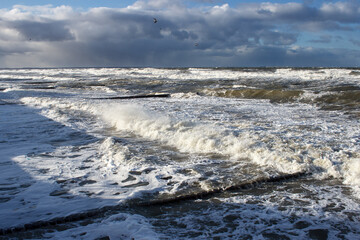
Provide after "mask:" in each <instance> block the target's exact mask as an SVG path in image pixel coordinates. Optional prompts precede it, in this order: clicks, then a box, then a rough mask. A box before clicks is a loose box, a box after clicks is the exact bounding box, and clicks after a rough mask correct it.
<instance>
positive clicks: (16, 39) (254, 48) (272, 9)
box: [0, 0, 360, 67]
mask: <svg viewBox="0 0 360 240" xmlns="http://www.w3.org/2000/svg"><path fill="white" fill-rule="evenodd" d="M359 9H360V8H359V5H358V4H356V3H354V2H330V3H326V4H323V5H322V6H321V7H318V8H315V7H312V6H310V5H308V4H306V3H303V4H301V3H287V4H275V3H269V2H268V3H259V4H242V5H240V6H239V7H236V8H231V7H230V6H229V5H227V4H224V5H222V6H215V7H208V8H199V9H198V8H186V7H185V6H183V5H182V4H181V1H178V0H174V1H170V0H151V1H138V2H136V3H135V4H134V5H132V6H129V7H128V8H123V9H111V8H93V9H90V10H88V11H85V12H77V11H75V10H73V9H71V8H69V7H63V8H61V9H58V8H52V7H50V6H48V7H43V8H41V11H40V12H39V11H38V10H37V11H33V10H32V9H26V8H23V9H22V11H16V9H15V10H14V9H13V10H9V11H5V10H3V12H1V13H2V19H1V20H0V26H1V27H2V28H3V29H2V32H1V33H0V42H1V45H0V46H1V47H0V58H1V59H0V63H1V64H3V66H2V67H8V66H17V67H19V66H20V67H21V66H24V67H25V66H156V67H162V66H163V67H169V66H260V65H261V66H263V65H266V66H292V65H293V66H294V65H295V66H304V65H306V66H311V65H314V66H320V65H322V66H325V65H329V66H333V65H339V66H345V65H346V61H348V62H347V64H348V65H352V64H354V63H356V62H359V60H360V55H359V52H358V51H357V50H356V49H340V48H339V49H338V50H336V49H333V48H332V49H326V48H322V49H321V50H320V49H308V48H304V47H301V42H299V39H300V37H301V36H302V35H306V34H307V33H309V32H317V33H319V36H320V37H319V38H318V39H314V40H312V42H314V43H318V44H320V45H321V44H322V43H330V42H334V39H337V38H336V36H337V35H338V31H348V32H350V31H349V30H352V29H356V28H358V27H359V21H358V20H359V16H358V15H359V14H355V13H356V12H360V10H359ZM339 15H343V16H339ZM154 17H156V18H157V19H158V22H157V23H154V22H153V18H154ZM349 23H351V24H349ZM332 31H334V34H333V33H332ZM335 32H336V34H335ZM342 38H343V39H340V40H341V41H343V42H345V41H351V42H352V43H353V44H354V45H353V46H358V45H359V43H358V41H357V40H354V37H352V38H351V39H352V40H350V39H348V38H347V37H346V36H345V35H344V36H342ZM29 39H31V41H29ZM340 40H339V41H340ZM345 53H346V54H347V55H346V57H343V55H345ZM356 53H357V55H356ZM36 64H38V65H36Z"/></svg>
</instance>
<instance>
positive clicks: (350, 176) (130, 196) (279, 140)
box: [0, 68, 360, 239]
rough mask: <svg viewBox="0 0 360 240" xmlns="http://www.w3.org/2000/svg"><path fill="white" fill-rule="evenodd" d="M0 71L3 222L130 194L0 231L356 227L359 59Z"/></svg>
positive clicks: (327, 233) (258, 232)
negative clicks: (340, 64)
mask: <svg viewBox="0 0 360 240" xmlns="http://www.w3.org/2000/svg"><path fill="white" fill-rule="evenodd" d="M0 83H1V85H0V155H1V156H0V172H1V174H0V206H1V207H0V216H1V217H0V219H1V222H0V228H1V229H9V228H11V227H15V226H24V225H25V224H29V223H33V222H37V221H47V220H49V221H50V220H51V219H54V218H61V217H66V216H68V215H72V214H77V213H84V212H85V213H86V212H87V211H89V210H94V209H101V208H102V207H104V206H128V204H129V203H130V204H132V205H131V206H132V207H124V208H110V210H109V211H107V212H106V213H104V214H102V215H101V216H97V217H95V216H93V217H89V218H88V219H82V220H76V221H70V222H67V223H64V224H58V225H56V226H46V227H43V228H40V229H36V230H31V231H21V232H18V233H13V234H10V235H9V234H8V235H7V236H4V237H5V238H6V237H9V236H15V237H16V236H17V237H19V236H20V237H25V238H26V237H27V238H34V237H41V238H59V239H64V238H78V239H96V238H99V237H106V236H108V237H109V238H111V239H129V238H130V239H131V238H135V239H167V238H174V239H192V238H196V239H209V238H219V239H305V238H314V239H327V238H329V239H336V238H340V239H356V238H359V237H360V224H359V220H360V205H359V203H360V200H359V198H360V151H359V150H360V127H359V119H360V69H326V68H321V69H290V68H282V69H276V68H259V69H255V68H250V69H243V68H241V69H197V68H194V69H154V68H144V69H138V68H125V69H122V68H120V69H115V68H105V69H97V68H91V69H89V68H83V69H3V70H0ZM162 93H167V94H170V97H168V98H160V97H154V98H135V99H113V97H119V96H136V95H145V94H162ZM298 172H306V173H308V175H306V176H303V177H300V178H296V179H290V180H288V181H284V182H279V183H263V184H258V185H255V186H253V187H251V188H249V189H239V190H237V191H226V192H223V193H217V194H213V195H211V196H207V197H204V198H199V199H193V200H184V201H177V202H174V203H168V204H162V205H161V204H160V205H149V206H145V205H142V206H139V205H136V203H138V202H141V203H146V202H152V201H154V200H159V199H160V200H166V199H174V198H175V199H176V198H177V197H179V196H182V195H184V194H185V195H191V194H196V193H199V192H206V191H208V192H209V191H211V190H212V189H222V188H223V189H225V188H227V187H229V186H234V185H239V184H241V183H243V182H248V181H250V182H251V181H252V180H257V179H266V178H269V177H274V176H281V175H284V174H292V173H298ZM0 237H1V236H0Z"/></svg>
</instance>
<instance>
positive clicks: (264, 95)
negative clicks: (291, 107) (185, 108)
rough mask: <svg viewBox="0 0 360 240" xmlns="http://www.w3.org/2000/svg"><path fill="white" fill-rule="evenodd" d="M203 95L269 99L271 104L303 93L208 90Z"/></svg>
mask: <svg viewBox="0 0 360 240" xmlns="http://www.w3.org/2000/svg"><path fill="white" fill-rule="evenodd" d="M203 92H204V93H205V94H208V95H211V96H217V97H228V98H246V99H269V100H270V101H271V102H290V101H294V100H295V99H296V98H299V97H300V96H301V95H302V94H303V93H304V91H301V90H281V89H253V88H245V89H218V90H216V89H215V90H214V89H209V90H205V91H203Z"/></svg>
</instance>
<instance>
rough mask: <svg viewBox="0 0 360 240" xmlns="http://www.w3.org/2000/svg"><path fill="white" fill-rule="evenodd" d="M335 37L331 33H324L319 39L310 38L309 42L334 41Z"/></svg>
mask: <svg viewBox="0 0 360 240" xmlns="http://www.w3.org/2000/svg"><path fill="white" fill-rule="evenodd" d="M332 39H333V37H332V36H331V35H322V36H320V38H318V39H313V40H310V41H309V42H312V43H330V42H331V41H332Z"/></svg>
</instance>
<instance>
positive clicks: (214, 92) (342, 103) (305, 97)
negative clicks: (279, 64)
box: [202, 86, 360, 117]
mask: <svg viewBox="0 0 360 240" xmlns="http://www.w3.org/2000/svg"><path fill="white" fill-rule="evenodd" d="M202 93H203V94H205V95H208V96H216V97H225V98H244V99H267V100H269V101H270V102H272V103H294V102H300V103H307V104H313V105H316V106H318V107H320V109H322V110H331V111H336V110H340V111H345V112H346V113H349V114H352V115H354V116H358V117H360V90H359V89H358V87H354V86H347V87H334V88H332V89H330V90H329V91H322V92H313V91H305V90H287V89H258V88H256V89H254V88H243V89H205V90H203V91H202Z"/></svg>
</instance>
